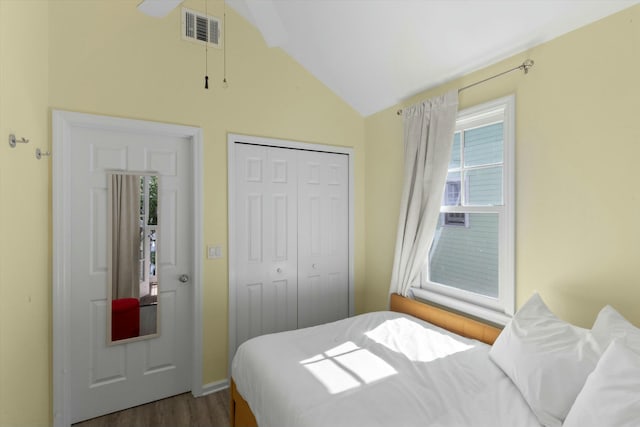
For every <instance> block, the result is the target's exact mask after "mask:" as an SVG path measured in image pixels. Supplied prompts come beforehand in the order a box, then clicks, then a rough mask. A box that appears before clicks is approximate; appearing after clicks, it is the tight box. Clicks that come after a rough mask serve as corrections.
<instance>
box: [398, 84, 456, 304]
mask: <svg viewBox="0 0 640 427" xmlns="http://www.w3.org/2000/svg"><path fill="white" fill-rule="evenodd" d="M457 112H458V92H457V90H452V91H450V92H448V93H446V94H445V95H443V96H440V97H436V98H432V99H430V100H427V101H425V102H422V103H420V104H416V105H414V106H412V107H410V108H408V109H405V110H404V112H403V116H404V188H403V190H402V201H401V204H400V218H399V220H398V235H397V238H396V251H395V257H394V261H393V272H392V274H391V286H390V289H389V292H390V293H398V294H400V295H403V296H409V291H410V289H411V286H413V285H415V284H417V281H418V279H419V277H420V272H421V270H422V268H423V266H424V263H425V262H426V261H427V256H428V254H429V249H430V247H431V241H432V240H433V234H434V232H435V229H436V226H437V224H438V216H439V215H440V205H441V202H442V195H443V193H444V185H445V182H446V179H447V169H448V165H449V159H450V157H451V146H452V145H453V133H454V131H455V124H456V115H457Z"/></svg>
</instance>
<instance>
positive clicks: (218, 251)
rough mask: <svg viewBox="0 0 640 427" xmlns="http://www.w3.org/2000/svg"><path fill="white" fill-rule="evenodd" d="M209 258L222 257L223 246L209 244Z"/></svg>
mask: <svg viewBox="0 0 640 427" xmlns="http://www.w3.org/2000/svg"><path fill="white" fill-rule="evenodd" d="M207 258H208V259H218V258H222V247H220V246H213V245H208V246H207Z"/></svg>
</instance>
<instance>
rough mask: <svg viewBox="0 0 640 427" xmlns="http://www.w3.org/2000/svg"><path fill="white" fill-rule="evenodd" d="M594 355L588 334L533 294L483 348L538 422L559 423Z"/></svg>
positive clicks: (595, 347) (594, 361)
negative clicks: (557, 315)
mask: <svg viewBox="0 0 640 427" xmlns="http://www.w3.org/2000/svg"><path fill="white" fill-rule="evenodd" d="M599 355H600V352H599V351H598V345H597V344H596V342H595V340H594V339H593V337H592V336H591V333H590V332H589V331H588V330H585V329H582V328H578V327H576V326H573V325H571V324H570V323H567V322H565V321H563V320H561V319H558V318H557V317H556V316H555V315H554V314H553V313H552V312H551V311H550V310H549V309H548V308H547V306H546V305H545V304H544V302H543V301H542V299H541V298H540V296H539V295H538V294H537V293H536V294H534V295H533V296H532V297H531V298H530V299H529V301H527V302H526V303H525V305H523V306H522V307H521V308H520V310H518V312H517V313H516V314H515V316H513V319H512V320H511V322H509V324H507V326H506V327H505V328H504V330H503V331H502V332H501V333H500V335H499V336H498V339H497V340H496V342H495V343H494V344H493V347H492V348H491V351H490V352H489V356H490V357H491V359H492V360H493V361H494V362H495V363H496V364H497V365H498V366H499V367H500V369H502V370H503V371H504V373H505V374H506V375H507V376H508V377H509V378H511V381H513V382H514V384H515V385H516V387H518V389H519V390H520V392H521V393H522V396H523V397H524V399H525V400H526V401H527V403H528V404H529V406H530V407H531V409H532V410H533V412H534V413H535V415H536V417H537V418H538V421H540V423H541V424H542V425H544V426H554V427H555V426H561V425H562V421H563V420H564V419H565V417H566V416H567V413H568V412H569V409H571V406H572V405H573V402H574V400H575V399H576V396H578V393H579V392H580V390H581V389H582V386H583V385H584V383H585V381H586V379H587V376H588V375H589V374H590V373H591V371H593V369H594V368H595V367H596V364H597V362H598V359H599Z"/></svg>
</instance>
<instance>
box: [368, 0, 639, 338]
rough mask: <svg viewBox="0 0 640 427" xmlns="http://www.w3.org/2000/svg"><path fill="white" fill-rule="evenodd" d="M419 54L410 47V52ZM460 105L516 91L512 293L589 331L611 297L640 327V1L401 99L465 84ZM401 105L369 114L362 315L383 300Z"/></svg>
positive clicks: (397, 187)
mask: <svg viewBox="0 0 640 427" xmlns="http://www.w3.org/2000/svg"><path fill="white" fill-rule="evenodd" d="M416 54H419V53H416ZM526 58H531V59H533V60H535V62H536V65H535V67H534V68H533V69H532V70H531V71H530V73H529V74H528V75H526V76H525V75H523V74H522V73H512V74H510V75H508V76H504V77H501V78H499V79H496V80H493V81H491V82H487V83H484V84H482V85H480V86H477V87H475V88H473V89H469V90H467V91H464V92H463V93H462V94H461V97H460V108H465V107H469V106H472V105H474V104H478V103H482V102H485V101H489V100H491V99H495V98H498V97H501V96H504V95H507V94H510V93H514V94H515V95H516V116H517V117H516V197H517V203H516V294H517V306H520V305H522V304H523V303H524V301H526V299H527V298H528V297H529V296H530V295H531V293H532V292H534V291H535V290H537V291H539V292H540V294H541V295H542V297H543V298H544V299H545V301H546V302H547V303H548V304H549V305H550V307H551V308H552V309H553V310H555V311H556V312H557V313H558V315H560V316H561V317H564V318H566V319H567V320H571V321H574V322H576V323H579V324H581V325H585V326H590V325H591V323H592V322H593V319H594V318H595V315H596V313H597V311H598V310H599V309H600V308H601V307H602V305H603V304H605V303H609V304H611V305H613V306H614V307H616V308H617V309H619V310H620V311H621V312H622V313H624V314H625V315H626V316H627V317H628V318H629V319H630V320H632V321H634V322H635V323H636V324H640V311H639V310H638V309H637V305H638V301H640V268H638V265H639V262H640V220H639V218H640V193H639V190H638V183H639V182H640V174H639V172H638V166H637V163H638V159H639V157H640V120H638V114H639V112H640V81H639V76H640V6H635V7H633V8H631V9H627V10H625V11H623V12H621V13H618V14H616V15H613V16H611V17H608V18H606V19H604V20H602V21H599V22H596V23H594V24H592V25H589V26H587V27H583V28H581V29H578V30H576V31H574V32H571V33H569V34H567V35H565V36H562V37H560V38H557V39H555V40H552V41H550V42H548V43H545V44H542V45H540V46H538V47H535V48H533V49H530V50H529V51H528V52H525V53H523V54H520V55H516V56H514V57H512V58H510V59H508V60H506V61H503V62H501V63H498V64H495V65H493V66H491V67H488V68H486V69H483V70H481V71H479V72H476V73H473V74H470V75H467V76H465V77H463V78H461V79H459V80H457V81H454V82H451V83H449V84H447V85H444V86H441V87H438V88H435V89H433V90H429V91H427V92H424V93H421V94H420V95H418V96H416V97H414V98H412V99H411V100H408V101H407V102H406V103H405V105H410V104H412V103H414V102H417V101H419V100H422V99H426V98H429V97H431V96H435V95H439V94H441V93H443V92H444V91H445V90H447V89H450V88H453V87H462V86H464V85H466V84H469V83H471V82H474V81H477V80H481V79H483V78H485V77H488V76H490V75H493V74H496V73H498V72H500V71H502V70H505V69H508V68H511V67H513V66H516V65H518V64H520V63H522V61H523V60H524V59H526ZM397 108H398V107H394V108H390V109H388V110H386V111H383V112H380V113H378V114H376V115H374V116H370V117H368V118H367V119H366V140H367V158H366V180H367V186H366V193H365V194H366V196H365V200H366V212H367V216H366V223H367V250H366V262H367V269H366V283H367V297H366V304H365V309H366V310H374V309H381V308H384V307H385V306H386V301H387V291H388V288H389V278H390V276H391V266H392V258H393V248H394V243H395V229H394V230H390V229H388V228H387V227H386V226H385V224H397V215H398V211H399V210H398V209H399V208H398V203H399V198H400V193H401V188H402V183H401V178H400V177H401V175H402V174H401V168H402V162H403V160H402V147H401V145H402V142H401V141H402V123H401V122H402V119H401V118H400V117H398V116H396V114H395V111H396V109H397Z"/></svg>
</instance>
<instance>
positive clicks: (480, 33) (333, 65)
mask: <svg viewBox="0 0 640 427" xmlns="http://www.w3.org/2000/svg"><path fill="white" fill-rule="evenodd" d="M638 1H640V0H626V1H620V0H591V1H584V0H494V1H487V0H227V3H228V4H229V5H230V6H231V7H232V8H233V9H235V10H236V11H237V12H238V13H240V14H241V15H242V16H244V17H245V18H246V19H247V20H248V21H249V22H251V23H252V24H253V25H254V26H256V27H257V28H258V29H259V30H260V32H261V34H262V36H263V38H264V39H265V41H266V42H267V44H268V45H269V46H271V47H280V48H282V49H283V50H284V51H285V52H286V53H288V54H289V55H290V56H291V57H292V58H294V59H295V60H296V61H297V62H299V63H300V64H301V65H302V66H303V67H304V68H305V69H307V70H308V71H309V72H310V73H311V74H313V75H314V76H315V77H316V78H318V79H319V80H320V81H322V82H323V83H324V84H325V85H327V86H328V87H329V88H330V89H331V90H333V91H334V92H335V93H336V94H337V95H338V96H340V97H341V98H342V99H343V100H344V101H345V102H347V103H348V104H349V105H351V106H352V107H353V108H354V109H355V110H357V111H358V112H359V113H360V114H362V115H363V116H368V115H370V114H373V113H376V112H378V111H380V110H383V109H385V108H388V107H390V106H393V105H395V104H397V103H399V102H401V101H402V100H403V99H406V98H407V97H410V96H412V95H415V94H416V93H419V92H421V91H423V90H425V89H428V88H431V87H434V86H437V85H439V84H441V83H443V82H446V81H449V80H452V79H454V78H456V77H459V76H461V75H464V74H467V73H469V72H471V71H474V70H477V69H480V68H482V67H484V66H487V65H490V64H492V63H495V62H497V61H499V60H501V59H505V58H507V57H509V56H511V55H513V54H516V53H519V52H522V51H524V50H526V49H528V48H530V47H533V46H536V45H538V44H540V43H542V42H545V41H547V40H550V39H552V38H555V37H557V36H559V35H561V34H564V33H566V32H569V31H571V30H573V29H576V28H578V27H581V26H583V25H586V24H588V23H590V22H593V21H596V20H598V19H600V18H603V17H605V16H607V15H610V14H612V13H614V12H617V11H619V10H622V9H624V8H626V7H629V6H631V5H632V4H634V3H638ZM532 59H534V60H535V58H532ZM513 65H514V66H517V65H519V64H513Z"/></svg>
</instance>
